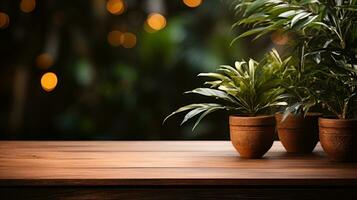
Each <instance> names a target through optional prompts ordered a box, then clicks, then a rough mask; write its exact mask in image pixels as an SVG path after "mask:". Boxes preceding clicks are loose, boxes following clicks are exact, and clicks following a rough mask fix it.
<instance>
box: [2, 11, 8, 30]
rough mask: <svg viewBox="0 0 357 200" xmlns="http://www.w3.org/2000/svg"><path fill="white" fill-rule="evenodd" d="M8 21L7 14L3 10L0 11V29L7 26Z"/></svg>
mask: <svg viewBox="0 0 357 200" xmlns="http://www.w3.org/2000/svg"><path fill="white" fill-rule="evenodd" d="M9 23H10V19H9V16H8V15H7V14H6V13H4V12H0V29H5V28H7V27H8V26H9Z"/></svg>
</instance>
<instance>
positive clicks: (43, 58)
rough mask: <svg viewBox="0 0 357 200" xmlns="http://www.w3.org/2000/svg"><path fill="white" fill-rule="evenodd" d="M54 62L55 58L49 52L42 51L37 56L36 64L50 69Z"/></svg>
mask: <svg viewBox="0 0 357 200" xmlns="http://www.w3.org/2000/svg"><path fill="white" fill-rule="evenodd" d="M53 63H54V59H53V57H52V55H51V54H49V53H42V54H40V55H38V56H37V58H36V65H37V67H39V68H40V69H48V68H50V67H51V66H52V65H53Z"/></svg>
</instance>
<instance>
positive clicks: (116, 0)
mask: <svg viewBox="0 0 357 200" xmlns="http://www.w3.org/2000/svg"><path fill="white" fill-rule="evenodd" d="M107 10H108V12H110V13H111V14H113V15H120V14H123V12H124V11H125V3H124V1H123V0H109V1H108V2H107Z"/></svg>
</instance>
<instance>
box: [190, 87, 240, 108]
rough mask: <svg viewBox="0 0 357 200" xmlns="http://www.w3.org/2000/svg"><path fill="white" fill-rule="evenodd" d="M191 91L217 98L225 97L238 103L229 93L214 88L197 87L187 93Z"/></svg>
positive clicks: (224, 98)
mask: <svg viewBox="0 0 357 200" xmlns="http://www.w3.org/2000/svg"><path fill="white" fill-rule="evenodd" d="M189 93H194V94H200V95H203V96H208V97H215V98H217V99H223V100H226V101H229V102H231V103H234V104H236V103H237V101H235V100H234V99H233V98H232V97H230V96H229V95H228V94H227V93H225V92H222V91H220V90H216V89H212V88H196V89H194V90H191V91H187V92H185V94H189Z"/></svg>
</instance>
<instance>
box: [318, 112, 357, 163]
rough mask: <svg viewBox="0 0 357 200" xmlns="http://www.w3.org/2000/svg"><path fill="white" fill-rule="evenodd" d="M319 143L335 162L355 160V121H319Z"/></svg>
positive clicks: (356, 140)
mask: <svg viewBox="0 0 357 200" xmlns="http://www.w3.org/2000/svg"><path fill="white" fill-rule="evenodd" d="M319 129H320V134H319V137H320V142H321V145H322V148H323V149H324V151H325V152H326V153H327V155H328V156H329V157H330V158H331V159H332V160H335V161H356V160H357V119H349V120H348V119H328V118H320V119H319Z"/></svg>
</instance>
